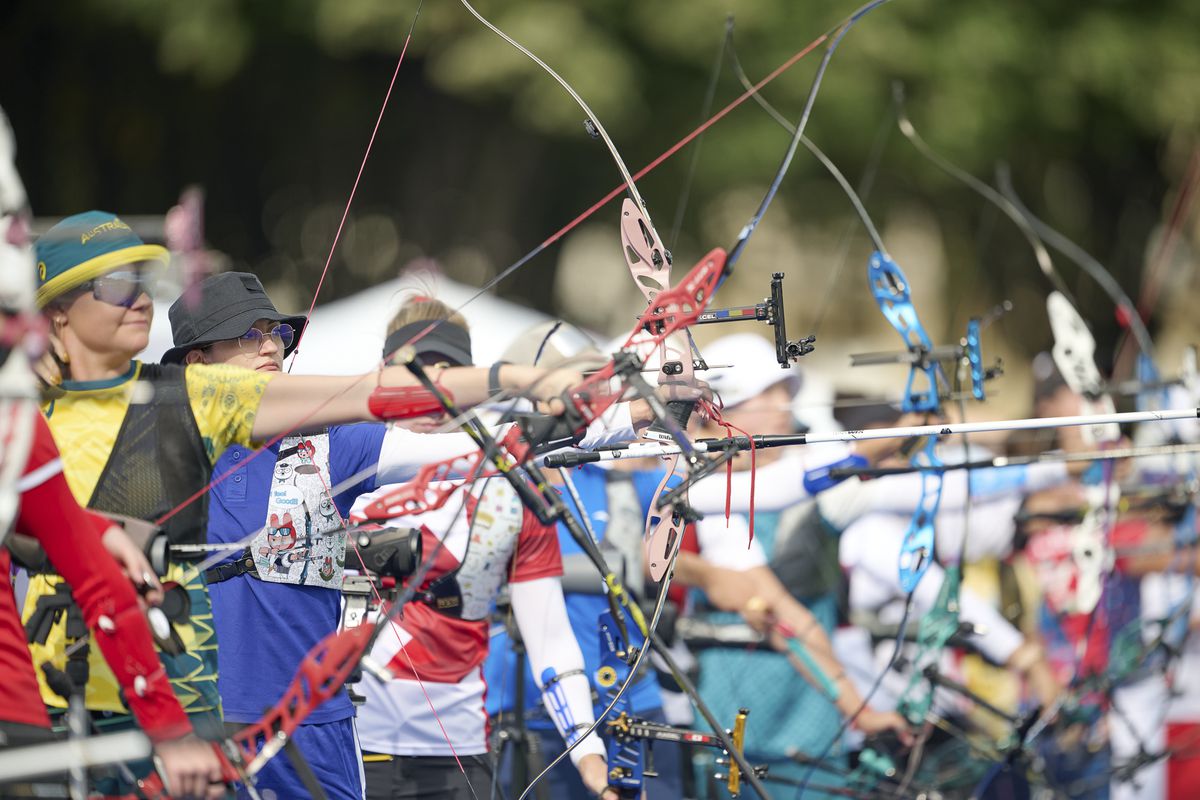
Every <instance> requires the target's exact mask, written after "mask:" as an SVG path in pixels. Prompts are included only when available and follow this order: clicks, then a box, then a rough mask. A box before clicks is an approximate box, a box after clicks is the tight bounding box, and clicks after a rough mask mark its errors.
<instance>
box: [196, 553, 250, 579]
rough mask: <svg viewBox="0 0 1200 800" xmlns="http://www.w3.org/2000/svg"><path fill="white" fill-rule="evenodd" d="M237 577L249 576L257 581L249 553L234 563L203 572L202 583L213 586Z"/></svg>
mask: <svg viewBox="0 0 1200 800" xmlns="http://www.w3.org/2000/svg"><path fill="white" fill-rule="evenodd" d="M239 575H250V576H251V577H253V578H256V579H258V567H256V566H255V565H254V556H252V555H250V553H249V552H247V553H245V554H244V555H242V556H240V557H239V558H238V559H237V560H236V561H230V562H228V563H225V564H221V565H219V566H216V567H213V568H212V569H208V570H205V571H204V582H205V583H209V584H213V583H221V582H222V581H227V580H229V579H230V578H236V577H237V576H239Z"/></svg>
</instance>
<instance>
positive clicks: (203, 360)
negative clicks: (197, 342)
mask: <svg viewBox="0 0 1200 800" xmlns="http://www.w3.org/2000/svg"><path fill="white" fill-rule="evenodd" d="M183 363H184V364H207V363H208V357H207V356H205V354H204V351H203V350H188V351H187V353H186V354H184V356H183Z"/></svg>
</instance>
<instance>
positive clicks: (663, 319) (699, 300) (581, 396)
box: [567, 247, 726, 427]
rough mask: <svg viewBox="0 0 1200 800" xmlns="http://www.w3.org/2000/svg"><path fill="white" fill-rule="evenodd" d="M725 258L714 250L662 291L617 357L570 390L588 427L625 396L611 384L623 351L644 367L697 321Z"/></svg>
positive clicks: (719, 250) (719, 249) (719, 251)
mask: <svg viewBox="0 0 1200 800" xmlns="http://www.w3.org/2000/svg"><path fill="white" fill-rule="evenodd" d="M725 258H726V253H725V251H724V250H723V249H721V248H719V247H718V248H715V249H713V250H712V251H710V252H709V253H708V255H706V256H705V257H704V258H702V259H700V261H698V262H697V263H696V265H695V266H694V267H692V269H691V270H690V271H689V272H688V274H687V275H685V276H684V277H683V279H682V280H681V281H680V282H679V283H678V284H677V285H675V286H673V287H671V288H670V289H666V290H664V291H661V292H658V293H657V294H656V295H655V296H654V299H653V300H652V301H651V303H650V306H649V307H648V308H647V309H646V310H645V312H643V314H642V316H641V317H640V318H639V319H638V322H637V326H636V327H635V328H634V329H633V333H631V334H630V335H629V338H627V339H626V340H625V344H624V345H622V346H621V350H620V352H619V353H618V354H617V359H616V360H614V361H612V362H610V363H609V364H607V365H606V366H605V367H604V368H602V369H600V370H599V371H597V372H595V373H593V374H592V375H591V376H589V377H588V379H587V380H585V381H584V382H583V383H581V384H579V386H577V387H575V388H574V389H572V390H570V391H569V392H568V393H567V399H568V400H570V404H571V406H573V407H574V409H575V410H576V411H577V412H578V413H579V415H580V417H581V423H582V424H583V425H584V427H586V426H587V425H590V424H591V423H592V422H594V421H595V420H596V419H598V418H599V417H600V415H601V414H603V413H604V412H605V411H607V410H608V409H609V408H611V407H612V405H613V404H614V403H616V402H617V401H618V400H620V399H621V396H622V394H623V391H613V390H612V388H611V385H610V384H611V381H612V379H613V378H615V377H618V376H619V375H620V374H621V369H622V364H621V362H620V360H619V359H620V356H621V354H628V355H632V356H635V357H636V361H637V363H636V364H634V365H631V366H632V367H633V368H636V369H640V368H641V364H642V363H643V362H645V360H646V359H647V358H648V357H649V356H650V354H651V353H652V352H654V350H655V349H657V348H658V347H660V346H662V344H663V343H664V342H665V341H666V340H667V338H668V337H670V336H671V335H672V334H674V333H678V332H680V331H683V330H684V329H685V328H687V327H688V326H689V325H691V324H692V323H694V322H695V321H696V319H697V318H698V317H699V316H700V314H701V312H703V311H704V309H705V307H707V305H708V303H709V301H710V300H711V299H712V296H713V293H714V292H715V291H716V290H717V286H718V285H719V284H720V281H721V276H722V275H723V274H724V271H725Z"/></svg>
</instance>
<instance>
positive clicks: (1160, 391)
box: [997, 165, 1197, 775]
mask: <svg viewBox="0 0 1200 800" xmlns="http://www.w3.org/2000/svg"><path fill="white" fill-rule="evenodd" d="M997 184H998V186H999V188H1000V191H1001V193H1002V194H1003V196H1004V197H1005V199H1006V200H1008V201H1009V202H1010V203H1011V204H1012V206H1013V208H1015V209H1016V210H1017V211H1018V212H1019V213H1020V214H1021V216H1022V217H1023V218H1024V219H1025V220H1026V221H1027V222H1028V224H1029V226H1030V227H1031V228H1033V229H1034V230H1035V232H1036V233H1037V234H1038V235H1039V236H1040V237H1041V238H1042V239H1044V240H1045V241H1046V242H1047V243H1048V244H1050V245H1051V246H1052V247H1054V248H1055V249H1056V250H1058V251H1059V252H1060V253H1062V254H1063V255H1064V256H1066V257H1067V258H1068V259H1069V260H1071V261H1072V262H1074V263H1075V264H1077V265H1078V266H1079V267H1080V268H1081V269H1083V271H1084V272H1086V273H1087V274H1088V275H1089V277H1091V278H1092V279H1093V280H1094V281H1095V282H1096V283H1097V284H1098V285H1099V286H1100V287H1101V288H1102V289H1103V290H1104V292H1105V293H1106V294H1107V295H1108V297H1109V298H1110V300H1111V301H1112V302H1113V304H1114V306H1115V307H1116V309H1117V312H1118V316H1119V318H1120V319H1121V321H1122V322H1123V324H1124V325H1125V326H1126V327H1127V329H1128V330H1129V332H1130V333H1131V334H1132V338H1133V340H1134V341H1135V342H1136V343H1137V345H1138V348H1139V350H1140V351H1141V352H1140V353H1139V354H1138V356H1137V360H1136V362H1135V364H1136V368H1137V381H1136V385H1137V386H1138V388H1139V391H1138V394H1137V405H1138V408H1139V409H1143V410H1144V409H1158V408H1164V407H1166V406H1167V405H1169V404H1170V384H1169V383H1166V382H1164V381H1163V380H1162V377H1161V372H1160V370H1159V368H1158V365H1157V363H1156V353H1155V348H1154V343H1153V341H1152V339H1151V338H1150V335H1149V332H1148V331H1147V329H1146V325H1145V321H1144V320H1143V318H1142V316H1141V314H1140V312H1139V311H1138V310H1137V309H1136V307H1135V306H1134V304H1133V302H1132V301H1131V300H1130V298H1129V297H1128V295H1127V294H1126V293H1125V292H1124V290H1123V289H1122V288H1121V286H1120V284H1119V283H1118V282H1117V281H1116V279H1115V278H1114V277H1113V276H1112V274H1111V273H1110V272H1109V271H1108V270H1106V269H1105V268H1104V266H1103V265H1102V264H1100V263H1099V262H1098V261H1097V260H1096V259H1095V258H1094V257H1092V256H1091V255H1090V254H1088V253H1087V252H1086V251H1084V250H1083V248H1081V247H1079V246H1078V245H1077V244H1075V243H1074V242H1072V241H1071V240H1070V239H1068V238H1067V237H1066V236H1064V235H1063V234H1061V233H1059V232H1058V231H1056V230H1054V229H1053V228H1051V227H1050V226H1049V225H1047V224H1046V223H1045V222H1043V221H1042V220H1040V219H1038V218H1036V217H1035V216H1033V214H1032V213H1031V212H1030V211H1029V209H1028V208H1027V207H1025V206H1024V205H1023V204H1022V203H1021V201H1020V199H1019V197H1018V196H1017V193H1016V190H1015V189H1014V187H1013V184H1012V178H1011V174H1010V172H1009V170H1008V169H1007V168H1006V167H1004V166H1003V165H1002V166H1001V167H999V168H998V169H997ZM1188 373H1189V369H1188V364H1187V363H1186V362H1185V366H1184V375H1185V376H1186V375H1187V374H1188ZM1095 377H1098V376H1095ZM1088 378H1093V376H1091V375H1088ZM1184 384H1185V385H1186V377H1185V379H1184ZM1072 388H1074V386H1073V387H1072ZM1086 388H1088V389H1090V390H1092V391H1093V392H1094V391H1095V381H1094V380H1093V381H1092V382H1091V383H1090V384H1087V385H1086ZM1182 433H1183V431H1182V429H1181V428H1180V427H1179V426H1172V427H1171V428H1170V431H1169V434H1168V436H1167V437H1165V438H1166V444H1167V445H1168V447H1167V449H1168V450H1176V452H1175V453H1174V454H1173V455H1168V456H1167V462H1166V464H1167V469H1166V471H1165V472H1164V473H1163V474H1162V475H1161V477H1162V478H1164V479H1165V480H1166V481H1167V482H1168V483H1169V484H1175V485H1180V484H1182V485H1184V487H1185V490H1184V506H1183V510H1182V513H1181V514H1179V516H1178V518H1177V519H1175V520H1174V521H1173V523H1172V531H1173V533H1172V544H1173V547H1174V552H1173V555H1172V558H1171V562H1170V565H1169V568H1168V570H1167V572H1166V573H1165V574H1164V576H1163V578H1164V579H1163V581H1162V583H1163V592H1164V594H1165V608H1164V612H1163V615H1162V617H1161V618H1160V619H1158V620H1156V621H1155V624H1157V626H1158V630H1157V633H1156V634H1155V635H1154V636H1153V637H1150V639H1149V641H1146V638H1147V637H1146V636H1145V635H1144V626H1145V623H1144V622H1141V623H1140V624H1139V622H1135V623H1132V624H1129V625H1126V626H1125V627H1124V628H1123V629H1122V630H1121V631H1120V632H1118V633H1117V635H1116V637H1115V640H1114V642H1113V643H1112V647H1111V649H1110V653H1109V663H1108V665H1107V667H1106V669H1105V671H1104V678H1105V682H1106V683H1107V688H1112V687H1115V686H1116V685H1119V683H1120V682H1121V681H1123V680H1125V679H1126V678H1127V677H1128V676H1131V675H1134V674H1136V673H1137V672H1138V671H1140V670H1144V669H1146V668H1147V667H1148V666H1153V662H1152V658H1153V657H1154V655H1155V654H1158V653H1165V658H1164V659H1163V660H1162V662H1161V665H1160V666H1161V669H1162V671H1163V672H1164V673H1166V674H1167V675H1168V677H1167V678H1166V679H1167V680H1168V682H1169V680H1170V678H1169V673H1170V670H1171V669H1172V666H1173V665H1174V664H1175V659H1176V658H1177V657H1178V655H1179V654H1180V653H1181V652H1182V650H1183V647H1184V646H1185V644H1186V641H1187V637H1188V635H1189V633H1190V627H1191V626H1190V624H1189V615H1190V610H1191V606H1192V600H1193V598H1194V596H1195V590H1196V578H1195V561H1196V545H1197V527H1196V508H1195V481H1196V477H1195V476H1196V471H1195V460H1194V458H1188V457H1186V456H1184V455H1183V453H1181V452H1178V448H1179V447H1180V446H1181V442H1182V437H1181V434H1182ZM1086 522H1087V520H1086V519H1085V523H1086ZM1094 538H1095V537H1094V535H1093V539H1094ZM1103 544H1104V543H1103V542H1101V545H1103ZM1172 576H1175V577H1177V578H1181V579H1182V582H1183V590H1182V592H1179V593H1178V596H1177V597H1174V598H1173V597H1172V588H1173V586H1174V585H1176V583H1177V581H1172ZM1092 594H1093V596H1094V597H1095V598H1096V599H1097V600H1098V599H1099V587H1097V588H1096V589H1094V590H1093V592H1092ZM1093 606H1094V604H1093ZM1074 682H1075V683H1079V680H1078V677H1077V678H1076V680H1075V681H1074ZM1070 702H1073V703H1075V702H1077V701H1075V700H1074V699H1072V701H1070ZM1166 713H1167V712H1166V709H1165V708H1164V709H1163V711H1162V716H1161V718H1160V719H1159V720H1157V722H1156V723H1155V727H1156V728H1161V727H1162V726H1163V725H1164V724H1165V721H1166ZM1138 736H1139V742H1138V745H1139V749H1140V751H1141V752H1140V753H1139V755H1138V757H1136V758H1135V759H1134V762H1133V763H1132V764H1131V765H1126V769H1127V770H1128V771H1129V774H1130V775H1132V773H1133V771H1136V769H1137V768H1138V767H1140V766H1141V765H1142V764H1145V763H1149V762H1150V761H1152V760H1156V759H1157V758H1159V757H1162V756H1163V755H1165V753H1157V754H1156V753H1154V751H1153V748H1148V747H1147V746H1146V745H1145V743H1144V742H1142V741H1140V734H1138Z"/></svg>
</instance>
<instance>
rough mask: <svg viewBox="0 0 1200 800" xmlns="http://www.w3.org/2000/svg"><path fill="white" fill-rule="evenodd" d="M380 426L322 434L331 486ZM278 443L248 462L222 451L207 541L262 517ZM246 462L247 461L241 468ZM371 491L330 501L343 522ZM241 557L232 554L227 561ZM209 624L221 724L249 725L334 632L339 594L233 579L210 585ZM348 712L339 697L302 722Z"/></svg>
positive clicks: (235, 533) (366, 455) (360, 466)
mask: <svg viewBox="0 0 1200 800" xmlns="http://www.w3.org/2000/svg"><path fill="white" fill-rule="evenodd" d="M385 430H386V429H385V427H384V426H383V425H367V424H364V425H342V426H338V427H334V428H330V429H329V471H330V473H331V474H330V479H331V481H332V485H333V486H336V485H337V484H339V483H341V482H342V481H344V480H346V479H347V478H350V477H352V476H354V475H356V474H357V473H359V472H362V471H363V470H364V469H367V468H369V467H372V466H374V465H375V464H376V463H378V461H379V449H380V447H381V446H382V444H383V434H384V431H385ZM278 454H279V444H278V443H276V444H275V445H273V446H272V447H271V448H270V452H267V453H263V454H262V455H259V456H256V457H255V458H250V456H251V455H252V451H250V450H247V449H246V448H244V447H238V446H234V447H230V448H228V449H227V450H226V451H225V452H224V453H223V454H222V455H221V458H220V459H219V460H218V461H217V464H216V467H215V468H214V471H213V475H215V476H217V477H220V476H223V475H225V474H226V473H227V472H230V471H231V470H234V472H232V474H230V475H229V476H228V477H226V478H225V480H223V481H221V483H219V484H217V485H216V486H214V487H213V489H212V492H211V494H210V499H209V505H208V541H209V543H210V544H217V543H223V542H237V541H241V540H242V539H244V538H246V536H247V535H248V534H249V533H251V532H253V531H256V530H258V529H259V528H261V527H262V526H263V525H264V524H266V520H267V496H268V494H269V492H270V489H271V479H272V474H273V472H274V470H275V460H276V457H277V456H278ZM247 461H248V462H249V463H247ZM374 489H375V478H374V476H373V474H372V476H371V477H368V478H366V479H364V480H363V481H361V482H359V483H357V484H355V485H354V486H352V487H350V488H349V489H347V490H346V491H344V492H342V493H341V494H339V495H337V496H336V497H335V498H334V503H335V504H336V505H337V508H338V511H339V512H340V513H341V515H342V517H343V518H344V517H345V516H346V515H347V514H348V513H349V512H350V506H351V505H353V503H354V499H355V498H356V497H358V495H360V494H363V493H364V492H369V491H372V490H374ZM239 555H241V554H240V553H238V552H234V553H232V554H231V555H230V558H229V559H228V560H233V559H234V558H237V557H238V556H239ZM208 591H209V595H210V596H211V598H212V607H213V622H214V625H215V627H216V630H217V665H218V670H219V672H218V677H217V687H218V689H219V691H220V693H221V704H222V706H223V709H224V715H225V719H226V720H228V721H229V722H254V721H256V720H258V718H259V717H260V716H262V712H263V710H264V709H266V708H267V707H268V706H271V705H273V704H275V703H276V702H277V701H278V700H279V698H280V697H282V696H283V693H284V691H285V690H286V689H287V687H288V684H289V683H291V680H292V676H293V675H295V674H296V668H297V667H298V666H299V665H300V662H301V661H302V660H303V659H304V656H305V655H306V654H307V653H308V651H309V650H311V649H312V648H313V647H314V646H315V645H316V644H317V642H319V641H321V639H323V638H325V637H326V636H328V635H329V634H330V633H333V632H334V631H335V630H337V626H338V621H339V617H340V609H339V602H340V600H341V593H340V592H336V591H333V590H330V589H322V588H320V587H316V586H292V585H289V584H283V583H267V582H265V581H261V580H259V579H258V578H256V577H252V576H250V575H240V576H238V577H236V578H231V579H229V580H227V581H221V582H220V583H214V584H210V585H209V587H208ZM353 715H354V707H353V706H352V705H351V704H350V699H349V697H348V696H347V694H346V693H345V692H339V693H338V694H337V695H336V696H334V697H332V698H330V700H329V701H328V702H327V703H325V704H324V705H322V706H321V707H320V708H318V709H317V710H316V711H314V712H313V713H312V714H311V715H310V716H309V717H308V719H307V720H306V724H318V723H324V722H333V721H335V720H340V719H345V718H347V717H351V716H353Z"/></svg>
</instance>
